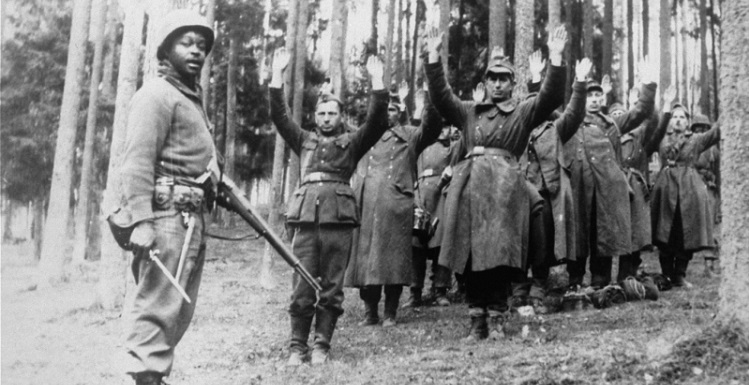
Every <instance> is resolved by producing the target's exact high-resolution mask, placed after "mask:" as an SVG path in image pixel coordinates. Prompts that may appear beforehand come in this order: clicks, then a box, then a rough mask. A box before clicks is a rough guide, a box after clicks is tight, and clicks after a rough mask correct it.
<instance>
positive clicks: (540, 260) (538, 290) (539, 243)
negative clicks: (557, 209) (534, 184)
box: [512, 192, 556, 298]
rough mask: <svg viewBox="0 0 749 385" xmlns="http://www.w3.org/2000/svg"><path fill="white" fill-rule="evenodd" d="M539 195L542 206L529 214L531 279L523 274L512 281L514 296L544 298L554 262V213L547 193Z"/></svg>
mask: <svg viewBox="0 0 749 385" xmlns="http://www.w3.org/2000/svg"><path fill="white" fill-rule="evenodd" d="M541 195H542V196H543V198H544V201H543V207H542V209H541V210H540V211H539V212H538V213H535V214H531V218H530V219H531V220H530V232H529V239H528V261H529V263H530V270H531V273H532V274H533V279H530V278H528V275H527V274H523V275H522V276H520V280H519V282H513V283H512V295H513V296H516V297H525V296H530V297H532V298H544V297H545V296H546V284H547V281H548V279H549V272H550V270H551V266H552V265H553V264H554V263H555V262H556V258H555V257H554V214H553V213H552V210H551V200H550V197H549V194H548V193H546V192H544V193H542V194H541Z"/></svg>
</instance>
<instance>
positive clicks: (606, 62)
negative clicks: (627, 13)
mask: <svg viewBox="0 0 749 385" xmlns="http://www.w3.org/2000/svg"><path fill="white" fill-rule="evenodd" d="M602 46H603V53H602V60H601V75H602V76H603V75H611V64H612V62H613V61H614V0H605V2H604V6H603V44H602Z"/></svg>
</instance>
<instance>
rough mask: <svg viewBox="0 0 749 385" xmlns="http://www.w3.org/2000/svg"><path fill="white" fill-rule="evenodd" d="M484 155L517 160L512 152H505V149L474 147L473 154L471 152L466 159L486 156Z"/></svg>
mask: <svg viewBox="0 0 749 385" xmlns="http://www.w3.org/2000/svg"><path fill="white" fill-rule="evenodd" d="M484 155H493V156H496V155H498V156H506V157H509V158H512V159H515V156H514V155H512V153H511V152H510V151H508V150H505V149H504V148H496V147H484V146H475V147H473V149H472V150H471V152H469V153H468V155H466V158H472V157H474V156H484Z"/></svg>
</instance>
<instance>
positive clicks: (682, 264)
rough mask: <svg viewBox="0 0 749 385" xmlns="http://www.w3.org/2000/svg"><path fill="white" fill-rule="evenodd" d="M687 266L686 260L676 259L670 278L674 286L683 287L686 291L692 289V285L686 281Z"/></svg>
mask: <svg viewBox="0 0 749 385" xmlns="http://www.w3.org/2000/svg"><path fill="white" fill-rule="evenodd" d="M688 266H689V259H687V258H676V259H675V260H674V273H673V275H672V277H671V282H672V283H673V284H674V286H683V287H685V288H687V289H689V288H691V287H692V284H691V283H689V282H687V280H686V277H687V267H688Z"/></svg>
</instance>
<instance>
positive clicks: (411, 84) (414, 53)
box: [408, 0, 426, 90]
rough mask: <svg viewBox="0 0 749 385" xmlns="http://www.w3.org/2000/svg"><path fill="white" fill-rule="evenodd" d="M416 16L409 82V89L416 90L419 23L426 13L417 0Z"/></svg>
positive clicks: (420, 2) (421, 3)
mask: <svg viewBox="0 0 749 385" xmlns="http://www.w3.org/2000/svg"><path fill="white" fill-rule="evenodd" d="M415 12H416V16H415V17H414V35H413V50H412V51H411V69H410V81H409V85H408V86H409V88H410V89H412V90H413V89H416V88H415V85H416V68H417V67H419V68H420V66H418V65H417V62H418V61H419V60H418V57H419V28H420V26H421V22H422V20H423V19H424V15H425V13H426V6H425V5H424V1H423V0H417V1H416V11H415Z"/></svg>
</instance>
